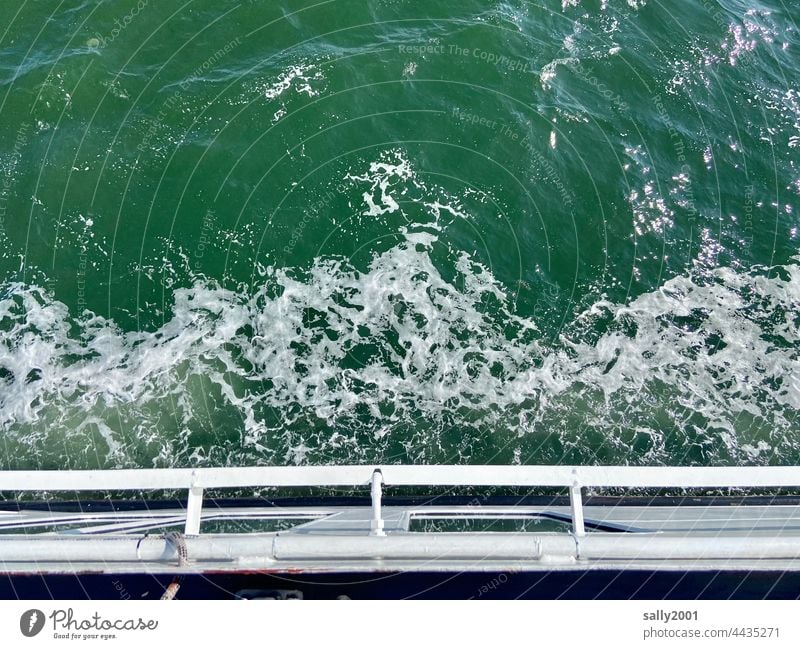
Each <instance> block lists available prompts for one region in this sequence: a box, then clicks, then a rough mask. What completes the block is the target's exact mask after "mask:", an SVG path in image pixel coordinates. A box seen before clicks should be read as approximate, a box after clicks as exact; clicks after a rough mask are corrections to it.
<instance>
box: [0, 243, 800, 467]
mask: <svg viewBox="0 0 800 649" xmlns="http://www.w3.org/2000/svg"><path fill="white" fill-rule="evenodd" d="M434 241H435V238H429V239H425V238H424V237H423V238H420V237H417V238H416V239H412V241H404V242H402V243H400V244H398V245H396V246H395V247H393V248H391V249H389V250H387V251H384V252H381V253H376V254H375V255H374V257H373V259H372V261H371V263H370V264H369V267H368V268H366V269H363V270H359V269H356V268H354V267H353V266H351V265H350V264H349V263H348V262H347V261H346V260H343V259H318V260H316V261H315V262H314V264H313V265H312V266H311V267H310V268H308V269H306V270H301V269H287V268H264V269H263V270H262V277H261V280H262V285H261V287H260V288H259V289H258V290H256V291H254V292H251V293H243V292H234V291H230V290H227V289H224V288H221V287H219V286H216V285H214V284H211V283H208V282H201V281H198V282H196V283H195V284H194V285H193V286H191V287H187V288H179V289H176V290H175V291H174V293H173V298H174V307H173V309H172V317H171V319H169V320H168V321H167V322H166V323H165V324H164V325H163V326H162V327H160V328H158V329H157V330H155V331H148V332H145V331H133V332H125V331H122V330H120V329H119V328H118V327H117V326H116V325H115V324H114V323H113V322H111V321H109V320H106V319H104V318H101V317H97V316H92V315H89V314H85V315H84V316H78V317H76V316H74V315H71V314H70V313H69V312H68V309H67V307H66V306H65V305H64V304H62V303H60V302H58V301H56V300H54V299H52V297H50V296H48V295H47V294H46V292H45V291H44V290H43V289H41V288H38V287H35V286H26V285H22V284H13V285H7V286H6V287H5V290H4V291H3V293H2V295H3V298H2V299H1V300H0V330H1V331H2V337H0V367H2V370H0V383H2V391H0V431H2V437H3V441H4V445H5V446H4V448H5V457H4V458H3V464H4V465H5V466H15V465H26V466H28V465H31V464H34V465H38V464H46V465H48V466H71V467H73V468H79V467H86V466H97V465H99V466H142V465H144V466H150V465H159V466H161V465H167V466H173V465H202V464H241V463H248V464H251V463H283V462H289V463H293V462H318V461H323V460H328V459H329V458H330V457H333V456H335V457H336V458H337V461H371V460H372V459H373V458H375V457H376V455H378V456H379V455H380V453H381V452H382V449H383V450H384V451H385V449H387V448H390V447H391V445H392V444H395V445H399V446H400V447H402V448H403V449H405V450H404V451H403V453H404V454H405V455H404V456H401V457H398V456H397V455H396V454H395V455H394V456H393V457H394V459H395V460H396V461H400V460H405V461H426V460H427V461H442V459H449V460H450V461H465V460H466V461H468V456H467V457H462V456H461V455H460V453H462V451H461V447H462V446H463V445H464V443H465V440H469V439H473V440H479V439H482V438H486V436H490V437H491V436H497V437H498V439H502V438H503V436H504V435H506V434H509V435H511V436H512V437H513V438H514V439H517V440H518V442H516V443H517V444H518V445H522V444H528V446H527V447H525V448H527V449H528V450H527V451H525V453H526V454H525V455H523V456H522V457H523V461H528V462H530V461H537V458H536V457H535V455H534V456H533V457H528V455H530V454H531V453H534V451H535V449H536V448H538V445H539V444H541V443H542V440H545V439H546V438H548V437H551V436H554V437H556V438H558V439H559V440H560V442H561V443H562V444H563V446H564V448H569V447H570V446H572V447H582V448H583V451H584V455H585V458H586V461H591V458H592V457H593V453H594V451H595V449H592V448H591V446H590V445H589V443H588V442H587V441H585V440H583V436H584V434H585V433H586V431H589V430H591V431H594V432H595V433H597V434H600V435H601V436H602V438H603V439H604V440H605V443H607V444H609V445H611V446H612V447H613V449H615V450H613V453H616V455H613V454H612V457H613V458H616V460H617V461H630V462H677V463H681V462H683V461H685V458H684V457H683V455H682V453H685V452H686V451H687V449H686V448H685V447H684V446H681V445H679V451H676V450H675V449H674V448H673V447H672V446H670V444H671V443H673V444H674V439H675V436H678V437H679V438H685V439H686V440H690V439H691V440H694V441H693V442H691V443H693V444H696V445H699V446H701V447H702V449H703V452H704V453H706V454H707V456H708V458H710V460H711V461H736V462H765V461H770V460H774V459H775V458H778V459H780V458H783V457H791V458H794V459H795V460H796V455H793V454H796V453H797V451H798V448H799V447H800V439H798V435H797V430H798V426H797V425H798V422H797V414H798V411H800V379H798V377H800V331H799V327H800V322H799V320H800V318H799V317H798V315H797V314H798V313H800V260H795V261H793V262H792V263H791V264H789V265H787V266H784V267H781V268H777V269H771V270H767V269H763V268H755V269H752V270H750V271H747V272H739V271H737V270H732V269H729V268H713V269H710V270H709V269H706V271H705V273H704V274H702V275H699V276H694V275H692V274H687V275H681V276H678V277H675V278H673V279H671V280H669V281H667V282H665V283H664V284H663V285H662V286H661V287H660V288H659V289H658V290H655V291H652V292H649V293H645V294H642V295H640V296H638V297H636V298H635V299H633V300H632V301H631V302H629V303H628V304H614V303H612V302H609V301H608V300H604V299H598V300H597V301H596V302H595V304H594V305H593V306H592V307H591V308H589V309H587V310H585V311H584V312H583V313H582V314H580V315H579V317H577V318H576V320H575V322H574V323H573V324H572V325H571V326H570V328H569V329H568V330H565V331H563V332H562V333H561V336H560V338H559V340H557V341H556V342H553V343H546V344H545V343H544V342H543V336H542V335H541V332H540V330H539V327H538V325H537V323H536V322H534V321H533V320H531V319H529V318H524V317H521V316H519V315H517V314H515V313H514V311H513V307H512V306H511V301H510V299H509V295H508V292H507V291H506V289H505V287H504V286H503V285H502V284H501V283H500V282H499V281H498V280H497V279H496V278H495V277H494V276H493V274H492V272H491V270H490V269H488V268H486V267H485V266H483V265H481V264H480V263H478V262H477V261H475V259H473V258H472V257H471V256H470V255H469V254H467V253H464V252H460V253H453V254H452V256H451V259H450V262H449V263H451V264H452V265H451V267H450V268H449V270H448V273H447V276H448V277H450V279H445V277H444V275H443V273H442V271H441V269H440V268H439V267H438V266H437V264H435V263H434V262H433V260H432V257H431V246H432V245H433V242H434ZM217 420H219V422H221V423H215V422H217ZM453 430H457V431H458V436H457V440H458V441H457V442H454V441H453V440H450V441H448V439H449V438H448V431H453ZM409 431H414V432H413V434H412V433H409ZM632 435H633V436H637V439H644V440H645V442H646V444H645V445H646V447H647V451H646V452H644V453H642V454H640V455H639V456H636V457H634V456H631V453H632V452H633V451H632V449H633V447H632V444H633V442H632V441H631V436H632ZM400 437H402V439H400ZM671 440H672V441H671ZM498 443H500V442H498ZM503 444H505V442H503ZM686 444H687V445H688V444H690V442H688V441H687V442H686ZM582 445H583V446H582ZM520 448H522V446H518V447H517V448H515V449H513V450H514V456H515V457H517V458H519V457H520V452H521V451H520ZM531 449H534V450H531Z"/></svg>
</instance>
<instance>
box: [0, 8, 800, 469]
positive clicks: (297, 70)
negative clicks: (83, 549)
mask: <svg viewBox="0 0 800 649" xmlns="http://www.w3.org/2000/svg"><path fill="white" fill-rule="evenodd" d="M799 22H800V8H798V5H797V4H795V3H791V2H784V1H782V0H767V1H758V2H756V1H748V2H745V1H743V0H689V1H685V2H664V1H656V0H648V1H647V2H645V1H644V0H627V1H625V0H603V1H600V0H563V2H562V1H561V0H548V1H546V2H522V1H506V2H496V1H489V0H482V1H476V0H459V1H458V2H455V1H452V0H451V1H449V2H443V1H441V0H434V1H429V2H427V1H426V2H412V1H410V0H376V1H372V2H367V1H355V0H326V1H322V2H305V1H302V0H280V1H278V0H253V1H243V2H224V1H220V0H215V1H214V2H211V1H210V0H188V1H187V2H185V3H181V2H155V1H154V0H149V1H145V0H140V1H139V0H118V1H114V2H99V1H89V0H87V1H85V2H80V1H78V0H62V1H60V2H56V1H53V2H44V1H32V0H21V1H20V2H2V3H0V468H2V469H7V468H36V467H42V468H59V467H69V468H94V467H102V468H111V467H121V466H126V467H136V466H142V467H151V466H222V465H239V464H294V463H306V464H321V463H361V462H365V463H371V462H386V463H391V462H421V463H523V464H538V463H621V464H703V465H705V464H789V463H798V462H800V421H799V420H798V413H800V257H799V256H798V252H799V251H800V233H799V232H798V227H800V218H798V210H799V209H800V33H799V32H798V23H799Z"/></svg>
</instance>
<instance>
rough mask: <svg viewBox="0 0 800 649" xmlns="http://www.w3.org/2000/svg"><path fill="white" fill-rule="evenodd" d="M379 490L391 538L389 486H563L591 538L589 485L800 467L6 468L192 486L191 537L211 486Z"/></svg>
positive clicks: (722, 481)
mask: <svg viewBox="0 0 800 649" xmlns="http://www.w3.org/2000/svg"><path fill="white" fill-rule="evenodd" d="M367 485H369V486H370V487H371V495H372V514H373V515H372V523H371V534H372V535H374V536H383V535H384V532H383V519H382V514H381V498H382V495H381V494H382V485H391V486H470V487H486V486H496V487H561V488H566V489H568V490H569V495H570V504H571V510H572V526H573V533H574V534H575V535H578V536H583V535H584V534H585V530H584V523H583V505H582V499H581V488H583V487H631V488H644V487H680V488H707V487H798V486H800V467H797V466H773V467H632V466H491V465H473V466H469V465H466V466H462V465H413V466H411V465H385V466H377V467H376V466H370V465H361V466H352V465H347V466H309V467H230V468H208V469H206V468H203V469H118V470H106V471H0V492H2V491H6V492H8V491H13V492H25V491H48V492H51V491H110V490H120V491H125V490H147V491H154V490H160V489H186V490H187V491H188V501H187V506H186V524H185V533H186V534H187V535H197V534H199V533H200V519H201V513H202V507H203V492H204V490H205V489H219V488H237V487H239V488H241V487H353V486H367Z"/></svg>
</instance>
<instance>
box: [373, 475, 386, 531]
mask: <svg viewBox="0 0 800 649" xmlns="http://www.w3.org/2000/svg"><path fill="white" fill-rule="evenodd" d="M381 485H383V474H382V473H381V471H380V469H375V471H373V472H372V487H371V489H370V492H371V495H372V521H371V522H370V535H372V536H386V532H384V531H383V515H382V513H381V496H382V493H381Z"/></svg>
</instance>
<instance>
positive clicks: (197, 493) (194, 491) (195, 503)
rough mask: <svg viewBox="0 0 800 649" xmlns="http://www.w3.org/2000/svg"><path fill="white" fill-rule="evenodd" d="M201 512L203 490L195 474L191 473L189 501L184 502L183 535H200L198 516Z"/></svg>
mask: <svg viewBox="0 0 800 649" xmlns="http://www.w3.org/2000/svg"><path fill="white" fill-rule="evenodd" d="M202 512H203V488H202V487H201V486H200V481H199V480H198V478H197V474H196V473H192V485H191V487H190V488H189V499H188V501H187V502H186V527H185V528H184V531H183V533H184V535H186V536H197V535H198V534H200V515H201V514H202Z"/></svg>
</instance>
